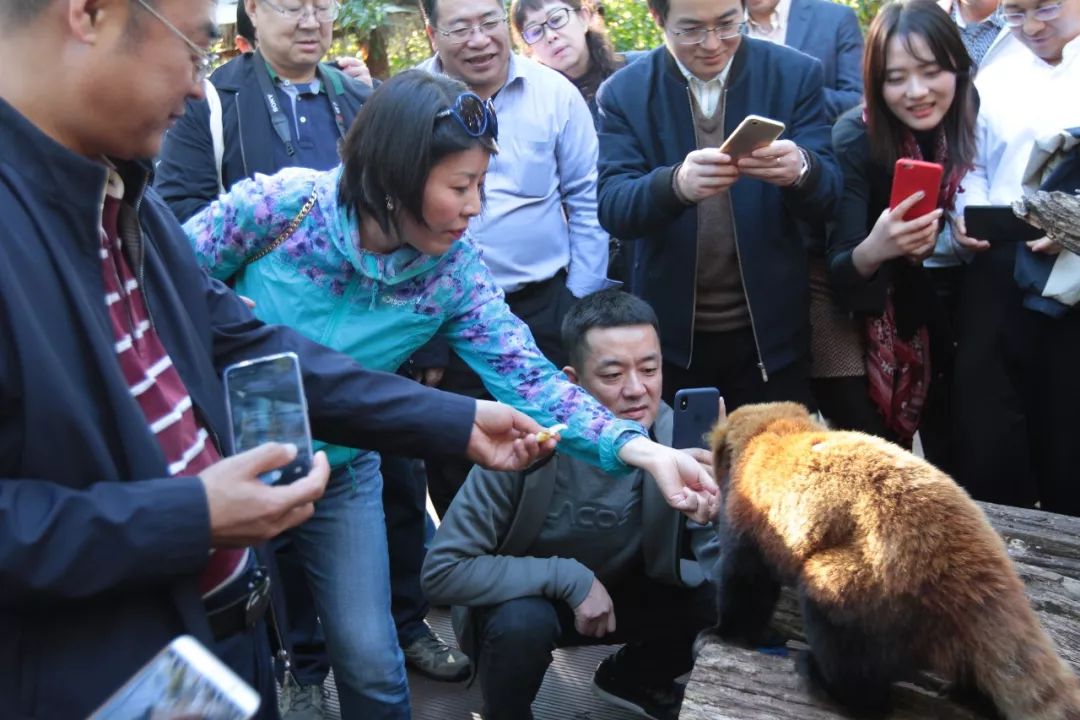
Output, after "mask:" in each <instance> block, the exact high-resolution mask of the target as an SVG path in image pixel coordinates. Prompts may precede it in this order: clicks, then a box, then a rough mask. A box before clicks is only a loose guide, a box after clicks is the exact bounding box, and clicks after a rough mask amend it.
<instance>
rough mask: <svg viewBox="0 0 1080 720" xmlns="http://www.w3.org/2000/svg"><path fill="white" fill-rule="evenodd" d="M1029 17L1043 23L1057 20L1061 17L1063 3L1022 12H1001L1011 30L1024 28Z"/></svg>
mask: <svg viewBox="0 0 1080 720" xmlns="http://www.w3.org/2000/svg"><path fill="white" fill-rule="evenodd" d="M1028 15H1031V16H1032V17H1034V18H1035V19H1036V20H1038V21H1039V22H1043V23H1045V22H1050V21H1051V20H1057V18H1058V16H1059V15H1061V3H1060V2H1056V3H1049V4H1047V5H1040V6H1039V7H1037V8H1035V9H1034V10H1021V11H1020V12H1005V11H1004V10H1002V11H1001V19H1002V20H1004V21H1005V24H1006V25H1008V26H1009V27H1011V28H1018V27H1023V26H1024V23H1025V22H1027V17H1028Z"/></svg>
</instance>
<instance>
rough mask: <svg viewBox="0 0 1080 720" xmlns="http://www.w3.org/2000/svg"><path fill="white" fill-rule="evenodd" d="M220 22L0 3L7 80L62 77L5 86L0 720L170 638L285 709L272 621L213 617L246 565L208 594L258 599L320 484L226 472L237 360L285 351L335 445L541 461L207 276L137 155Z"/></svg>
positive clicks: (492, 413) (71, 712)
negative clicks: (260, 548)
mask: <svg viewBox="0 0 1080 720" xmlns="http://www.w3.org/2000/svg"><path fill="white" fill-rule="evenodd" d="M213 8H214V3H213V2H210V0H202V1H193V0H67V1H65V2H61V0H0V65H2V66H3V67H6V68H20V67H34V68H35V69H36V71H37V72H44V73H45V74H46V75H47V76H48V77H50V78H52V80H51V81H50V82H49V83H41V82H37V81H36V80H34V78H35V77H38V75H37V72H35V73H34V74H33V75H31V74H28V73H23V72H16V71H12V72H5V73H3V74H2V75H0V148H3V150H2V154H0V217H3V219H4V220H3V225H2V226H0V248H3V250H2V251H0V667H2V668H4V669H5V672H3V673H0V708H2V712H0V715H2V716H3V717H19V718H29V717H33V718H73V717H85V716H86V715H87V714H88V713H90V712H91V711H92V710H93V709H94V707H95V706H97V705H98V704H99V703H101V701H102V700H104V699H105V698H106V697H107V696H108V695H109V693H111V692H112V691H113V690H115V689H116V688H117V687H119V686H120V685H121V684H122V683H123V682H124V681H125V680H126V679H127V678H128V677H129V676H130V675H131V674H133V673H134V672H135V671H137V670H138V669H139V668H140V667H141V666H142V664H143V663H145V662H146V660H147V659H148V658H149V657H151V656H152V655H153V654H154V653H155V652H156V651H157V650H158V649H160V648H161V647H163V646H164V645H165V644H166V643H168V642H169V641H170V640H171V639H172V638H174V637H176V636H177V635H180V634H183V633H188V634H191V635H194V636H196V637H198V638H199V639H201V640H202V641H203V642H204V643H206V644H207V645H209V646H211V647H212V648H213V649H214V650H215V651H216V652H218V653H219V654H222V655H223V657H225V659H226V660H227V661H229V662H230V664H231V665H232V666H233V667H234V669H236V670H238V671H239V672H240V673H241V674H242V675H243V676H244V677H246V679H247V680H248V681H249V682H251V683H253V684H255V685H257V686H258V687H259V689H260V690H261V691H262V693H263V697H264V702H263V712H264V716H266V717H273V716H275V715H276V705H275V702H274V698H273V682H272V678H271V679H269V680H268V677H267V670H268V667H267V663H268V654H267V648H266V647H265V645H266V639H265V638H266V634H265V629H263V628H261V621H260V620H259V619H258V616H257V612H252V613H248V614H245V613H243V612H240V613H236V614H233V613H231V612H229V611H228V610H227V609H217V610H215V611H214V612H213V614H212V616H208V612H207V607H208V606H207V605H205V604H204V597H203V596H204V595H206V594H207V593H206V592H205V590H206V587H207V584H208V583H207V582H206V581H207V577H208V569H209V568H210V567H211V566H215V565H219V564H220V563H219V562H218V561H219V560H221V559H222V558H225V559H229V558H235V559H236V563H235V565H229V566H227V567H226V570H227V571H228V573H233V575H232V577H233V578H234V581H232V582H230V581H229V580H224V581H221V582H218V583H217V589H218V591H217V592H215V593H213V596H217V597H220V596H218V592H221V593H234V594H235V596H236V597H237V598H238V600H239V604H238V607H241V608H242V607H245V606H247V605H248V604H249V602H248V601H249V600H258V599H260V598H261V597H263V596H265V581H263V580H262V576H261V575H260V571H259V568H258V567H257V564H256V563H255V562H254V561H253V559H252V553H251V552H249V551H248V550H246V548H248V547H250V546H252V545H254V544H257V543H259V542H262V541H265V540H266V539H268V538H270V537H273V536H274V535H276V534H278V533H279V532H281V531H283V530H285V529H287V528H289V527H293V526H295V525H297V524H299V523H300V522H303V521H304V520H305V519H306V518H307V517H309V516H310V514H311V512H312V503H313V502H314V501H315V500H317V499H318V497H319V496H320V495H321V493H322V490H323V487H324V486H325V483H326V478H327V472H328V470H327V466H326V463H325V460H323V459H321V458H319V459H317V460H316V462H315V464H314V468H313V470H312V472H311V474H310V475H309V476H308V477H306V478H304V479H302V480H299V481H297V482H296V483H294V484H292V485H290V486H284V487H269V486H266V485H264V484H262V483H261V482H260V481H259V480H258V478H257V475H258V474H259V473H260V472H263V471H266V470H269V469H272V468H274V467H277V466H280V465H282V464H284V462H286V461H287V460H288V459H289V457H290V453H291V450H290V449H289V448H286V447H284V446H280V445H268V446H263V447H261V448H258V449H256V450H253V451H251V452H248V453H244V454H242V455H238V456H236V457H233V458H226V459H221V458H222V457H224V456H227V455H228V454H229V452H230V449H231V448H230V447H229V445H228V441H227V436H228V433H227V432H226V431H225V428H226V426H227V419H226V413H225V406H224V398H223V392H222V388H221V384H220V380H219V376H220V373H221V370H222V369H223V368H224V367H225V366H226V365H228V364H230V363H233V362H236V361H238V360H242V359H248V358H253V357H258V356H261V355H267V354H272V353H276V352H282V351H292V352H295V353H297V354H298V355H299V356H300V359H301V366H302V368H303V372H304V385H305V391H306V394H307V397H308V400H309V405H310V414H311V424H312V430H313V432H314V434H315V435H316V436H317V437H318V438H320V439H323V440H326V441H329V442H334V443H339V444H348V445H354V446H360V447H370V448H375V449H381V450H388V451H401V450H404V449H405V448H409V447H414V446H415V445H417V444H420V443H423V444H424V445H425V446H427V447H429V448H431V449H433V450H434V451H435V452H437V453H444V454H461V453H464V454H467V455H469V456H471V457H474V458H475V459H476V460H477V461H478V462H481V463H484V464H488V465H494V466H499V467H508V468H509V467H523V466H525V465H526V464H528V463H530V462H532V461H533V460H534V459H535V458H536V457H537V455H538V454H539V452H540V448H539V446H538V445H537V444H536V438H535V436H534V435H533V433H535V432H537V431H539V429H540V428H539V427H538V426H537V425H536V424H535V423H534V422H533V421H531V420H529V419H528V418H526V417H525V416H523V415H521V414H520V413H517V412H515V411H512V410H510V409H509V408H505V407H503V406H498V405H495V404H493V403H487V404H484V403H476V402H474V401H472V400H469V399H467V398H462V397H458V396H452V395H447V394H443V393H439V392H436V391H432V390H428V389H425V388H423V387H421V386H419V385H417V384H415V383H412V382H410V381H408V380H404V379H400V378H396V377H394V376H391V375H384V374H380V373H373V372H368V371H365V370H364V369H362V368H361V367H359V366H358V365H356V364H355V363H354V362H353V361H351V360H350V359H348V358H347V357H345V356H343V355H340V354H338V353H335V352H331V351H329V350H327V349H326V348H323V347H321V346H318V345H315V344H314V343H311V342H309V341H306V340H305V339H304V338H302V337H301V336H299V335H297V334H296V333H294V332H291V331H289V330H288V329H285V328H281V327H272V326H267V325H264V324H262V323H260V322H259V321H258V320H256V319H255V318H254V317H253V316H252V315H251V313H250V311H248V309H247V308H246V307H245V306H244V304H243V303H242V302H240V300H239V299H238V298H237V297H236V296H235V295H234V294H233V293H232V292H231V291H230V290H228V289H227V288H226V287H224V286H223V285H221V284H220V283H218V282H216V281H214V280H211V279H210V278H208V277H207V276H206V275H205V274H204V273H202V272H201V271H200V270H199V269H198V268H197V266H196V264H195V261H194V257H193V256H192V253H191V250H190V248H189V246H188V244H187V240H186V238H185V237H184V235H183V233H182V231H181V229H180V227H179V225H178V224H177V222H176V220H175V218H174V217H173V216H172V214H171V213H170V212H169V210H168V208H167V207H166V206H165V204H164V203H163V202H162V200H161V199H160V198H159V197H158V196H157V195H156V194H155V193H154V192H153V191H152V190H147V189H146V185H147V182H148V178H149V168H148V166H147V165H146V164H145V163H140V162H139V161H138V158H145V157H152V156H154V155H155V154H156V153H157V151H158V149H159V145H160V141H161V136H162V133H163V132H164V131H165V129H166V128H167V127H168V126H169V124H170V123H172V122H174V121H175V120H176V119H177V118H178V117H179V116H180V115H181V113H182V112H183V107H184V102H185V100H186V99H188V98H199V97H201V94H202V88H203V84H202V83H203V79H204V77H205V71H206V64H207V63H206V51H205V47H206V46H207V45H208V44H209V43H210V41H211V39H212V38H213V37H214V35H215V32H216V30H215V28H214V25H213V22H212V19H211V18H212V13H213ZM108 288H115V290H114V291H110V290H108ZM148 358H152V359H153V364H152V365H151V364H150V361H149V360H148ZM154 401H156V402H157V403H159V404H158V405H156V406H155V405H154ZM162 402H167V403H168V404H166V405H164V406H162V405H160V403H162ZM155 408H156V409H155ZM178 450H182V451H183V452H182V453H180V454H179V455H178V454H177V453H178ZM228 573H226V575H228ZM215 582H217V581H216V580H215ZM249 588H250V590H249ZM213 596H212V597H211V600H213V599H214V597H213ZM259 607H261V605H259V604H257V603H256V604H253V605H252V608H253V611H254V610H257V609H258V608H259Z"/></svg>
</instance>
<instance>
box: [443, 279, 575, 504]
mask: <svg viewBox="0 0 1080 720" xmlns="http://www.w3.org/2000/svg"><path fill="white" fill-rule="evenodd" d="M573 303H574V296H573V295H572V294H571V293H570V291H569V290H567V288H566V273H565V272H564V271H560V272H559V273H557V274H556V275H555V276H554V277H553V278H551V279H550V280H545V281H543V282H538V283H533V284H531V285H527V286H525V287H524V288H522V289H521V290H519V291H517V292H512V293H508V294H507V295H506V304H507V305H509V306H510V311H511V312H513V313H514V314H515V315H517V316H518V317H519V318H521V320H522V321H524V323H525V324H526V325H528V326H529V330H531V331H532V335H533V339H534V340H535V341H536V345H537V347H539V348H540V352H542V353H543V354H544V355H545V356H546V357H547V358H548V359H549V360H551V362H552V363H554V365H555V366H556V367H557V368H560V369H562V368H563V367H564V366H565V365H566V364H567V361H568V358H567V355H566V353H565V352H563V349H562V338H561V331H562V320H563V317H564V316H565V315H566V313H567V311H568V310H569V309H570V306H571V305H572V304H573ZM439 389H440V390H446V391H448V392H454V393H458V394H459V395H468V396H469V397H474V398H490V397H491V396H490V395H489V394H488V392H487V390H486V389H485V388H484V384H483V383H482V382H480V377H479V376H478V375H477V374H476V373H474V372H473V371H472V370H471V369H470V368H469V366H468V365H466V364H465V362H464V361H463V360H462V359H461V358H459V357H458V356H457V354H456V353H453V352H452V353H450V360H449V363H448V364H447V367H446V371H445V372H444V373H443V379H442V383H440V385H439ZM426 467H427V481H428V492H429V493H430V494H431V502H432V504H433V505H434V506H435V511H436V512H437V513H438V514H439V517H442V516H444V515H445V514H446V509H447V508H448V507H450V502H451V501H452V500H453V499H454V496H455V495H457V491H458V490H459V489H460V488H461V486H462V485H463V484H464V483H465V478H466V477H467V476H468V474H469V471H470V470H471V469H472V463H471V462H469V461H468V460H458V459H449V460H446V459H438V460H431V461H428V462H427V463H426Z"/></svg>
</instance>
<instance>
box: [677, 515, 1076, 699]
mask: <svg viewBox="0 0 1080 720" xmlns="http://www.w3.org/2000/svg"><path fill="white" fill-rule="evenodd" d="M980 505H981V506H982V507H983V509H984V510H985V511H986V513H987V517H988V518H989V519H990V522H991V524H992V525H993V526H994V527H995V529H997V530H998V531H999V532H1000V533H1001V534H1002V536H1003V537H1004V539H1005V543H1006V547H1007V548H1008V551H1009V554H1010V556H1011V557H1012V558H1013V561H1014V562H1015V563H1016V568H1017V571H1018V572H1019V574H1020V578H1021V579H1022V580H1023V581H1024V583H1025V586H1026V588H1027V591H1028V596H1029V597H1030V598H1031V601H1032V607H1033V608H1034V609H1035V612H1036V614H1037V615H1038V617H1039V620H1040V621H1041V622H1042V624H1043V627H1044V628H1046V631H1047V633H1048V634H1049V635H1050V637H1051V639H1052V640H1053V641H1054V643H1055V645H1056V646H1057V647H1058V650H1059V651H1060V652H1061V655H1062V658H1064V660H1065V661H1066V662H1068V663H1069V664H1070V665H1071V666H1072V667H1073V669H1074V670H1076V671H1077V672H1080V518H1072V517H1065V516H1062V515H1054V514H1052V513H1046V512H1040V511H1038V510H1024V509H1018V508H1010V507H1005V506H1001V505H990V504H983V503H980ZM773 626H774V628H775V629H776V630H777V632H779V633H780V634H781V635H782V636H784V637H788V638H792V639H794V641H795V642H794V643H789V645H792V644H794V645H799V644H800V643H801V642H804V641H805V638H804V636H803V629H802V617H801V615H800V613H799V609H798V603H797V601H796V595H795V592H794V591H793V590H792V589H791V588H784V590H783V592H782V593H781V596H780V602H779V604H778V606H777V609H776V614H775V615H774V617H773ZM943 685H944V683H942V681H940V680H938V679H934V678H931V677H929V676H926V677H922V678H920V680H919V684H918V686H913V685H906V684H900V685H897V686H896V687H895V689H894V701H895V702H896V708H897V709H896V712H895V713H894V714H893V715H892V716H890V717H891V720H909V719H911V720H914V719H915V718H942V719H944V720H954V719H955V720H973V719H974V718H980V717H981V716H979V715H977V714H975V713H974V712H972V711H970V710H968V709H966V708H961V707H958V706H956V705H954V704H953V703H951V702H949V701H948V699H947V698H945V697H944V696H943V694H942V693H941V692H940V689H941V688H942V687H943ZM679 717H680V718H682V719H684V720H705V718H709V719H710V720H722V719H723V718H738V719H739V720H765V718H768V719H769V720H776V719H778V718H798V720H838V719H839V718H844V717H846V716H845V715H843V714H842V713H840V712H839V711H838V710H837V708H836V707H835V706H834V705H832V704H831V703H829V702H828V701H827V700H825V699H822V698H817V697H812V696H811V695H810V694H809V693H808V691H807V687H806V685H805V682H804V681H803V680H802V679H801V678H800V677H799V676H798V675H797V673H796V672H795V668H794V663H793V661H792V659H791V658H790V657H777V656H774V655H768V654H765V653H761V652H755V651H750V650H744V649H741V648H736V647H731V646H727V645H723V644H719V643H715V642H714V643H709V644H706V645H705V646H704V648H703V649H702V650H701V652H700V654H699V655H698V659H697V661H696V663H695V665H694V672H693V674H692V675H691V678H690V683H689V684H688V685H687V689H686V696H685V699H684V700H683V710H682V713H681V714H680V716H679Z"/></svg>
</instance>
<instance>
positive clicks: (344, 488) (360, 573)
mask: <svg viewBox="0 0 1080 720" xmlns="http://www.w3.org/2000/svg"><path fill="white" fill-rule="evenodd" d="M382 482H383V481H382V475H381V474H380V472H379V455H378V454H377V453H374V452H364V453H361V454H360V455H359V456H358V457H357V458H356V459H355V460H353V462H352V463H351V464H349V465H347V466H344V467H340V468H335V469H334V471H333V472H332V473H331V475H330V482H329V484H328V485H327V488H326V494H325V495H324V496H323V497H322V499H321V500H319V501H318V502H317V503H315V514H314V515H313V516H312V517H311V518H310V519H309V520H308V521H307V522H305V523H304V524H303V525H300V526H299V527H297V528H294V529H293V530H291V531H290V534H291V536H292V539H293V542H294V543H295V544H296V548H297V549H298V550H299V551H300V555H301V557H302V558H303V563H304V568H305V570H306V571H307V575H308V582H309V583H310V585H311V590H312V594H313V595H314V596H315V607H316V609H317V610H318V613H319V618H320V619H321V621H322V626H323V632H324V633H325V635H326V646H327V650H328V652H329V654H330V664H331V665H332V666H333V668H334V679H335V681H336V684H337V690H338V698H339V699H340V701H341V717H342V718H343V720H354V719H357V720H361V719H362V720H383V719H384V718H385V719H393V720H408V718H410V717H411V713H410V709H409V685H408V682H407V680H406V676H405V657H404V655H403V654H402V652H401V648H400V647H399V646H398V639H397V630H396V629H395V627H394V620H393V617H392V616H391V614H390V570H389V560H388V555H387V543H386V519H385V516H384V515H383V506H382Z"/></svg>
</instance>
